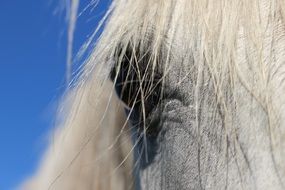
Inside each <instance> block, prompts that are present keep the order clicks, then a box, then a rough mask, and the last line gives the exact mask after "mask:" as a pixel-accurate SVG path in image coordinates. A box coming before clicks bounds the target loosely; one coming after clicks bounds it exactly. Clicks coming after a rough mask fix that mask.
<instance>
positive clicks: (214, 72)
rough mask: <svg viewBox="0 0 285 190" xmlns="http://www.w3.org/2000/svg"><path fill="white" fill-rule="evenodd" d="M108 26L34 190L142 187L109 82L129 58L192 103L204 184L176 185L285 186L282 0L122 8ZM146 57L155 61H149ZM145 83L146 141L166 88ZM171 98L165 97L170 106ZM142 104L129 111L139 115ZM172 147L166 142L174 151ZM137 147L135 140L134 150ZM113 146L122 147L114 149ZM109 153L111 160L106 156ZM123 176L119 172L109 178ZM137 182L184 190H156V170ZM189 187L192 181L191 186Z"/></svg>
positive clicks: (188, 1)
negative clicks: (156, 98) (155, 97)
mask: <svg viewBox="0 0 285 190" xmlns="http://www.w3.org/2000/svg"><path fill="white" fill-rule="evenodd" d="M103 23H106V26H105V29H104V32H103V34H102V35H101V37H100V39H99V41H98V43H97V45H96V48H95V49H94V51H93V52H92V53H91V55H90V58H89V60H88V61H87V64H86V65H85V67H84V68H83V70H82V71H81V73H80V77H78V80H77V83H76V87H75V89H72V90H71V91H70V95H68V96H67V103H66V104H65V105H64V107H65V108H64V111H63V112H64V113H68V114H64V119H63V122H62V123H61V125H62V127H61V128H60V129H59V132H57V135H56V136H55V141H54V142H53V143H51V146H50V149H49V151H48V153H47V155H46V159H45V161H44V162H43V165H42V167H41V169H40V170H39V173H38V174H37V175H36V176H35V178H33V179H32V186H34V189H48V188H49V189H118V188H119V187H120V188H121V189H126V188H128V187H130V188H131V187H132V186H133V181H132V180H130V179H132V177H130V176H131V175H132V167H135V166H133V165H132V164H135V163H136V162H139V160H140V158H138V157H135V159H134V161H135V162H134V163H132V161H130V160H131V159H130V160H129V161H126V160H125V159H124V158H129V157H130V155H131V154H132V153H130V152H131V150H132V146H131V145H130V140H127V142H128V143H126V147H128V148H125V145H124V143H122V142H121V140H120V139H121V137H126V138H130V134H129V135H126V136H125V135H123V134H126V133H127V132H126V131H128V130H126V128H125V127H122V126H124V123H125V122H124V119H123V122H121V123H120V124H119V125H117V124H118V121H122V118H124V116H123V115H124V113H123V112H124V111H123V109H122V107H120V108H116V107H117V106H116V105H117V104H118V102H119V100H118V99H117V98H115V97H114V96H110V94H114V93H115V92H114V90H113V89H114V88H113V87H114V86H112V85H111V84H109V83H110V82H108V79H107V78H108V77H109V73H110V72H111V69H112V68H113V67H117V68H118V69H117V70H120V69H121V66H122V63H123V61H124V57H125V55H126V54H128V52H131V53H130V54H131V55H130V56H127V57H129V59H130V62H129V63H130V64H131V63H133V67H134V68H136V69H137V70H141V69H142V68H141V67H140V65H141V64H143V63H144V64H145V65H146V66H144V69H146V68H152V69H151V71H152V72H150V74H149V76H154V74H155V71H156V70H157V69H158V70H160V71H161V73H163V74H162V77H161V80H162V94H165V93H169V92H168V91H169V90H168V89H172V90H170V91H175V90H176V92H177V93H178V94H179V93H180V94H179V97H180V99H181V102H183V103H185V104H183V105H184V106H185V105H187V106H186V108H185V110H186V111H185V110H184V111H185V113H187V114H188V115H187V114H184V115H183V114H182V113H184V112H183V110H182V109H179V111H178V112H177V113H178V115H179V114H180V118H182V119H181V122H182V123H183V118H184V117H185V118H187V119H186V120H187V121H186V120H185V123H187V126H191V130H193V131H192V132H193V134H194V136H195V137H197V139H196V140H195V142H194V141H193V143H194V144H195V143H197V147H198V148H197V149H198V151H201V152H202V153H201V155H200V156H198V158H197V160H192V161H193V163H196V161H197V164H196V166H197V167H200V168H199V169H198V170H197V173H199V172H201V173H199V175H201V176H198V177H197V179H196V178H195V179H196V180H193V181H191V180H190V179H191V178H192V177H193V176H195V175H196V174H193V175H192V174H191V175H190V174H187V175H186V176H184V177H185V179H184V181H180V182H177V181H176V182H177V183H178V184H183V185H182V186H181V187H182V188H181V189H183V188H184V189H187V188H188V189H189V188H194V189H197V188H200V189H221V188H229V189H282V188H284V183H285V160H284V158H285V151H284V150H285V140H284V139H285V127H284V126H285V107H284V106H285V98H284V94H285V82H284V81H285V80H284V79H285V74H284V73H285V64H284V62H285V3H284V1H283V0H143V1H142V0H141V1H137V0H114V1H113V3H112V4H111V6H110V8H109V11H108V12H107V14H106V16H105V18H104V19H103V21H102V24H103ZM96 31H97V30H96ZM96 31H95V32H96ZM88 43H89V42H87V45H88ZM118 48H119V49H120V53H119V54H118V53H117V52H118ZM146 54H147V61H145V60H144V55H146ZM140 60H144V61H140ZM145 75H146V74H143V75H142V76H138V81H139V85H138V86H139V87H138V89H137V91H140V92H141V93H140V95H139V96H140V97H136V98H137V99H139V100H140V101H142V103H141V109H140V112H141V116H140V118H141V119H142V120H143V123H144V126H143V129H145V130H143V132H144V134H143V135H145V133H146V129H147V128H148V126H147V119H148V117H149V116H148V115H147V113H146V112H145V108H144V105H145V103H144V101H147V96H149V95H151V94H152V93H153V88H152V87H154V86H155V85H156V84H157V81H153V82H152V83H150V84H148V85H147V87H145V86H144V83H143V82H144V81H145V78H147V79H149V78H148V77H144V76H145ZM118 76H119V72H117V74H116V75H115V77H114V81H115V82H116V80H117V79H118ZM169 86H170V87H171V88H169ZM190 87H191V88H190ZM173 89H175V90H173ZM102 91H103V94H102V93H100V92H102ZM164 98H165V97H164V96H163V95H161V100H163V99H164ZM134 102H137V101H136V100H135V101H134ZM134 104H135V103H133V105H127V106H128V107H129V108H130V109H131V110H132V109H133V108H134ZM172 104H173V102H172ZM181 107H182V106H180V108H181ZM105 108H106V109H105ZM104 110H106V111H104ZM189 114H191V115H190V116H191V117H190V116H189ZM176 117H177V116H176ZM189 118H191V120H190V121H189ZM127 120H129V117H128V115H127ZM166 123H167V122H166ZM185 125H186V124H185ZM118 126H119V127H118ZM173 126H174V127H175V126H176V125H173ZM162 127H163V126H162ZM122 129H123V130H122ZM127 129H128V128H127ZM129 130H130V129H129ZM171 130H172V129H171ZM213 130H215V131H214V132H213ZM218 130H219V132H218ZM212 132H213V133H212ZM175 134H176V135H178V134H180V136H181V137H182V136H183V139H184V140H183V141H182V140H181V139H178V140H179V142H180V145H181V147H183V143H184V141H185V139H186V138H190V137H188V136H187V137H186V136H185V135H183V134H181V132H179V131H175V133H174V134H173V135H174V136H175ZM211 135H212V136H211ZM127 136H128V137H127ZM206 137H207V138H208V137H209V138H212V140H209V141H208V140H207V138H206ZM164 138H166V137H164ZM169 138H172V137H169ZM88 139H91V140H88ZM118 139H119V140H118ZM216 139H219V140H220V143H218V142H216V141H217V140H216ZM164 140H165V139H164ZM164 140H162V141H161V142H164V143H165V144H166V145H167V144H168V143H167V141H166V142H165V141H164ZM180 140H181V141H180ZM86 141H87V143H86V144H85V142H86ZM123 141H124V140H123ZM214 141H215V142H214ZM118 142H121V143H119V144H118ZM136 142H137V141H136V140H134V141H133V143H132V145H133V146H135V145H136ZM175 142H176V143H178V141H174V143H175ZM189 142H190V140H189ZM191 142H192V141H191ZM112 143H113V144H114V146H112V148H108V145H109V144H112ZM213 144H214V147H215V148H214V149H213V148H211V147H212V145H213ZM217 144H219V145H217ZM166 145H165V146H166ZM169 146H170V145H169ZM82 147H84V148H82ZM114 147H116V148H114ZM201 147H202V148H201ZM176 148H177V149H178V148H179V146H177V147H176ZM184 148H185V149H186V148H189V146H185V147H184ZM115 149H119V150H120V151H114V150H115ZM165 149H167V147H166V148H165ZM195 150H196V149H195ZM106 151H107V152H109V151H111V153H106V154H105V152H106ZM173 151H175V150H173ZM214 151H217V152H214ZM176 153H177V152H176ZM212 153H213V154H212ZM199 154H200V153H199ZM160 155H162V156H165V157H166V156H167V154H160ZM173 155H175V154H173ZM192 156H195V158H196V156H197V155H194V154H193V155H192ZM98 157H102V158H99V159H97V158H98ZM186 158H187V157H185V159H186ZM190 158H191V159H192V158H193V157H190ZM157 159H159V158H157V157H155V159H154V160H157ZM207 159H208V160H211V159H216V161H217V162H215V164H216V165H217V168H218V169H220V170H217V171H215V173H212V172H209V171H207V167H208V169H209V168H211V166H212V164H213V163H214V162H209V163H208V162H207V161H206V160H207ZM161 160H163V159H161ZM166 160H167V161H169V162H170V161H173V160H172V159H166ZM184 161H185V160H184ZM121 162H122V163H124V164H123V166H121V165H120V163H121ZM177 163H180V162H178V161H177ZM181 163H183V162H181ZM201 164H204V165H201ZM150 165H152V164H150ZM186 165H187V164H186ZM85 166H87V167H85ZM88 166H91V167H88ZM118 166H120V167H118ZM166 167H167V166H166ZM172 167H173V168H172V169H171V171H169V176H170V177H169V178H165V179H174V178H171V176H172V177H173V175H174V174H173V173H171V172H174V171H176V170H175V169H177V168H179V167H178V166H177V167H174V165H172ZM180 167H181V166H180ZM115 168H117V169H116V170H115ZM149 168H151V167H149ZM154 168H155V167H154ZM114 170H115V171H116V172H115V173H117V172H118V173H117V174H114V175H110V172H111V173H112V172H113V171H114ZM154 170H155V169H154ZM145 171H146V172H145ZM177 171H178V170H177ZM80 172H82V174H80V175H79V173H80ZM122 173H123V175H122ZM225 173H226V174H225ZM160 174H161V173H160ZM136 175H137V176H136V177H138V178H140V181H141V183H142V184H140V187H139V188H142V189H156V187H158V186H160V188H162V189H176V188H178V187H176V186H175V185H173V186H171V184H168V185H165V184H164V183H162V184H159V185H158V186H157V184H155V183H156V181H151V180H150V179H154V176H155V175H153V174H152V172H151V171H147V170H143V171H142V172H141V173H139V174H136ZM161 175H163V174H161ZM177 175H179V172H178V173H177ZM148 176H149V177H148ZM150 176H151V177H150ZM205 176H206V177H205ZM237 176H238V177H237ZM176 177H177V176H176ZM182 178H183V177H182ZM206 178H207V179H208V180H207V179H206ZM146 179H147V180H146ZM163 179H164V178H163ZM163 179H162V181H163ZM193 179H194V178H193ZM219 179H224V180H220V181H219ZM187 180H188V182H189V183H190V182H191V183H192V182H193V183H192V184H188V182H187ZM194 181H195V182H197V181H198V184H197V186H195V185H193V184H194ZM147 184H150V185H149V186H148V185H147ZM173 184H175V183H174V182H173ZM85 185H87V186H85ZM176 185H177V184H176ZM192 185H193V186H192ZM78 187H80V188H78Z"/></svg>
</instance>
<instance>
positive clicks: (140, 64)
mask: <svg viewBox="0 0 285 190" xmlns="http://www.w3.org/2000/svg"><path fill="white" fill-rule="evenodd" d="M119 57H121V61H120V63H118V62H115V65H114V67H113V68H112V70H111V73H110V78H111V80H112V81H113V82H114V83H115V89H116V92H117V94H118V96H119V98H120V99H121V100H122V101H123V102H124V103H125V104H126V105H127V107H128V108H129V111H130V114H132V117H131V118H132V119H133V120H134V121H132V122H135V123H137V124H138V125H139V126H142V125H144V126H145V124H146V125H151V126H152V125H153V123H152V122H149V123H143V121H146V120H147V121H149V120H150V119H148V118H149V117H150V116H151V115H152V113H153V112H154V111H155V110H156V109H157V108H158V105H159V102H160V100H161V99H162V93H161V88H162V87H161V86H162V84H161V83H162V82H161V81H162V74H161V72H160V71H159V68H158V67H157V65H153V64H154V63H153V62H152V60H151V58H150V56H148V55H147V54H146V55H144V56H140V55H139V53H137V54H134V53H133V51H126V52H125V53H124V55H123V56H121V55H120V52H119V53H118V54H117V55H116V56H115V60H119V59H120V58H119ZM144 117H145V119H144ZM152 130H153V127H150V128H149V130H148V132H151V131H152Z"/></svg>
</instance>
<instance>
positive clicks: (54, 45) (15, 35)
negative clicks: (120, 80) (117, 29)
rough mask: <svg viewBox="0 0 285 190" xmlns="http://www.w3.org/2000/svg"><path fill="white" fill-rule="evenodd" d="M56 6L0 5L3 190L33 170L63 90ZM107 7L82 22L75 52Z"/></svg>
mask: <svg viewBox="0 0 285 190" xmlns="http://www.w3.org/2000/svg"><path fill="white" fill-rule="evenodd" d="M57 2H59V1H58V0H54V2H53V1H49V0H25V1H23V0H14V1H9V0H0V190H10V189H14V188H15V186H16V185H18V184H19V183H20V182H21V181H22V180H23V179H24V178H25V177H26V176H28V175H30V174H32V172H33V171H34V170H35V168H36V166H37V164H38V162H39V160H40V157H41V154H42V152H43V151H44V148H45V146H46V138H47V133H48V131H49V130H50V129H51V128H52V127H53V118H54V112H55V108H56V104H57V100H58V99H59V97H60V95H61V93H62V92H63V91H64V88H65V87H64V83H65V82H64V80H65V59H66V57H65V56H66V53H65V52H66V30H65V29H66V26H65V23H64V15H59V14H58V15H54V14H53V12H54V11H55V10H56V7H57V5H56V3H57ZM87 2H88V0H82V2H81V5H80V7H81V9H82V8H84V6H85V5H86V4H87ZM108 3H109V1H108V0H102V1H101V3H100V4H99V5H98V7H97V8H96V9H95V10H94V11H93V12H90V11H87V12H86V13H85V14H83V16H82V17H80V18H79V23H78V26H77V30H76V35H75V42H74V44H75V47H74V51H75V52H76V51H78V49H79V47H80V45H82V43H83V42H84V41H85V40H86V39H87V38H88V35H89V34H90V33H91V32H92V29H94V28H95V26H96V24H97V22H98V20H99V19H100V18H101V17H102V15H103V13H104V11H105V9H106V7H107V4H108Z"/></svg>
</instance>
